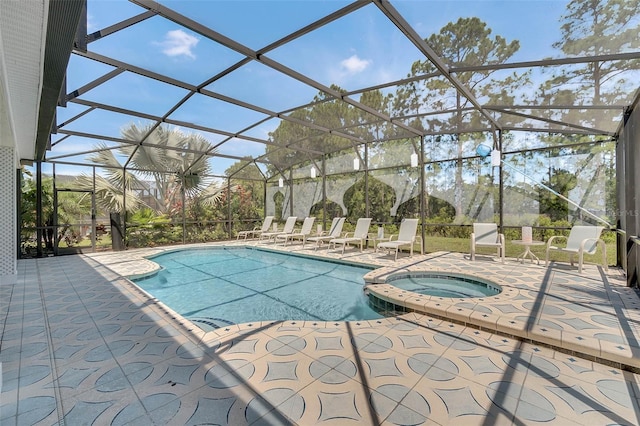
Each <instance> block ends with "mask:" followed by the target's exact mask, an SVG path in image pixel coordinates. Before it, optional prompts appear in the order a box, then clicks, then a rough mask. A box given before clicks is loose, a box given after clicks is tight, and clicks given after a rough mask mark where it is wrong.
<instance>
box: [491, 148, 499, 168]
mask: <svg viewBox="0 0 640 426" xmlns="http://www.w3.org/2000/svg"><path fill="white" fill-rule="evenodd" d="M491 165H492V166H493V167H500V151H498V150H497V149H494V150H493V151H491Z"/></svg>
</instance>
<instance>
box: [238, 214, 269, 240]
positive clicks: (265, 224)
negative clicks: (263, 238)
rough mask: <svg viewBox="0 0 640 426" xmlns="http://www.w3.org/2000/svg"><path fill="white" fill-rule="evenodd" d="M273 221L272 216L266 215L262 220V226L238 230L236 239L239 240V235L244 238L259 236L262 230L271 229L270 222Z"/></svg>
mask: <svg viewBox="0 0 640 426" xmlns="http://www.w3.org/2000/svg"><path fill="white" fill-rule="evenodd" d="M272 222H273V216H266V217H265V218H264V221H263V222H262V227H261V228H258V227H257V226H256V227H254V228H253V229H251V230H249V231H240V232H238V235H237V236H236V240H239V239H240V237H244V239H245V240H246V239H247V237H248V236H250V235H251V236H252V237H255V236H260V234H262V233H263V232H267V231H268V230H269V229H271V223H272Z"/></svg>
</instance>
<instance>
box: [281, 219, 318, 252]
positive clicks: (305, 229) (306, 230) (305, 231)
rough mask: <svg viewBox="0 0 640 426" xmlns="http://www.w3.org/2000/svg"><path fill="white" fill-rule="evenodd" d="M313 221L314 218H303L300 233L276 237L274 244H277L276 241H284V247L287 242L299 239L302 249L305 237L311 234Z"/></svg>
mask: <svg viewBox="0 0 640 426" xmlns="http://www.w3.org/2000/svg"><path fill="white" fill-rule="evenodd" d="M315 220H316V218H315V217H305V218H304V222H302V228H301V229H300V232H290V233H288V234H279V235H276V241H275V242H278V240H284V245H285V246H286V245H287V242H288V241H289V240H293V239H301V240H302V247H303V248H304V243H305V242H306V241H307V236H308V235H309V234H311V228H313V222H315Z"/></svg>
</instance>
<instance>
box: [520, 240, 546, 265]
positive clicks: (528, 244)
mask: <svg viewBox="0 0 640 426" xmlns="http://www.w3.org/2000/svg"><path fill="white" fill-rule="evenodd" d="M511 242H512V243H513V244H516V245H519V246H524V252H522V253H521V254H520V255H519V256H518V257H516V260H519V261H520V263H524V259H525V258H527V257H528V258H529V259H531V263H533V259H535V260H536V261H537V262H538V265H539V264H540V259H539V258H538V256H536V255H535V254H533V252H532V251H531V246H543V245H545V244H546V243H545V242H544V241H537V240H531V241H523V240H512V241H511Z"/></svg>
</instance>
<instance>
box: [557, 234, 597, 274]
mask: <svg viewBox="0 0 640 426" xmlns="http://www.w3.org/2000/svg"><path fill="white" fill-rule="evenodd" d="M603 229H604V228H603V227H602V226H589V225H587V226H584V225H580V226H574V227H573V228H571V232H569V236H568V237H565V236H562V235H554V236H553V237H551V238H549V241H547V250H546V254H545V265H548V264H549V252H550V251H552V250H556V251H560V252H563V253H569V261H570V262H571V266H573V260H574V259H573V257H574V256H575V255H578V273H579V274H581V273H582V264H583V260H584V259H583V258H584V255H585V253H586V254H595V252H596V249H597V248H598V246H600V248H601V249H602V266H603V267H604V270H605V271H608V270H609V268H608V266H607V246H606V245H605V243H604V241H603V240H602V239H601V238H600V234H601V233H602V230H603ZM562 238H564V239H566V240H567V244H566V246H565V247H557V246H554V245H552V244H553V242H554V241H556V240H557V239H562Z"/></svg>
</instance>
